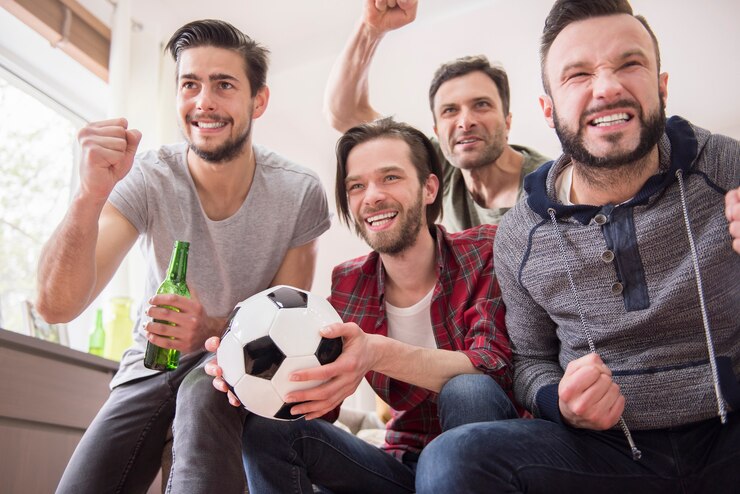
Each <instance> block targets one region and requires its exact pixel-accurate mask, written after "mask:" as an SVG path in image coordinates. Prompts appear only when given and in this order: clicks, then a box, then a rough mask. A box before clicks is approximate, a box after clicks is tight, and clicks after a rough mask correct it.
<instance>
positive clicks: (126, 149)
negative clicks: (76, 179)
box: [77, 118, 141, 200]
mask: <svg viewBox="0 0 740 494" xmlns="http://www.w3.org/2000/svg"><path fill="white" fill-rule="evenodd" d="M77 140H78V141H79V143H80V147H81V148H82V161H81V163H80V191H81V192H82V194H83V195H87V196H90V197H93V198H96V199H100V200H106V199H107V198H108V196H109V195H110V193H111V191H112V190H113V187H114V186H115V185H116V183H117V182H118V181H119V180H121V179H122V178H123V177H125V176H126V174H127V173H128V172H129V170H131V166H132V165H133V163H134V156H135V155H136V149H137V148H138V147H139V142H140V141H141V132H139V131H138V130H133V129H131V130H129V129H128V122H127V121H126V119H125V118H115V119H112V120H104V121H102V122H93V123H90V124H89V125H87V126H86V127H84V128H82V129H81V130H80V132H79V133H78V134H77Z"/></svg>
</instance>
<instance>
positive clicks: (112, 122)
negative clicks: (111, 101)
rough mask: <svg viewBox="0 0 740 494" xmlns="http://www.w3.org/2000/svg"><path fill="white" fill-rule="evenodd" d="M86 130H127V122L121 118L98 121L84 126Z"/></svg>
mask: <svg viewBox="0 0 740 494" xmlns="http://www.w3.org/2000/svg"><path fill="white" fill-rule="evenodd" d="M86 127H88V128H96V129H97V128H102V127H123V128H124V129H127V128H128V120H126V119H125V118H122V117H118V118H110V119H108V120H100V121H98V122H90V123H89V124H87V125H86Z"/></svg>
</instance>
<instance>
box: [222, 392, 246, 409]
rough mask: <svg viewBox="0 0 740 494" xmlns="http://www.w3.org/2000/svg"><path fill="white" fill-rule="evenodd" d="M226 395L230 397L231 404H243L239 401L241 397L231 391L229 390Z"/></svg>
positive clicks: (238, 405)
mask: <svg viewBox="0 0 740 494" xmlns="http://www.w3.org/2000/svg"><path fill="white" fill-rule="evenodd" d="M226 396H228V397H229V403H230V404H231V406H235V407H240V406H242V402H241V401H239V398H237V397H236V396H234V393H232V392H231V391H227V392H226Z"/></svg>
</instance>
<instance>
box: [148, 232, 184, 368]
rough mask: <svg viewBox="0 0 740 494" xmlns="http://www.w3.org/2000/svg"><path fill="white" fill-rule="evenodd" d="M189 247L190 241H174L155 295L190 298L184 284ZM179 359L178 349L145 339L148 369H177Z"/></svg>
mask: <svg viewBox="0 0 740 494" xmlns="http://www.w3.org/2000/svg"><path fill="white" fill-rule="evenodd" d="M189 248H190V243H188V242H181V241H179V240H176V241H175V247H174V249H172V257H171V258H170V267H168V268H167V275H166V276H165V279H164V281H163V282H162V284H161V285H159V288H158V289H157V295H159V294H161V293H174V294H175V295H181V296H183V297H187V298H190V291H189V290H188V287H187V285H186V284H185V275H186V274H187V271H188V249H189ZM160 307H164V308H166V309H170V310H174V311H176V312H180V311H179V310H178V309H177V308H175V307H172V306H170V305H161V306H160ZM154 322H159V323H162V324H169V325H171V326H175V324H174V323H171V322H168V321H162V320H158V319H155V320H154ZM179 361H180V351H179V350H170V349H166V348H160V347H158V346H157V345H154V344H152V342H151V341H147V343H146V353H145V354H144V366H145V367H147V368H148V369H155V370H163V371H168V370H174V369H177V364H178V362H179Z"/></svg>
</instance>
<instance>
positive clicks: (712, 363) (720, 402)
mask: <svg viewBox="0 0 740 494" xmlns="http://www.w3.org/2000/svg"><path fill="white" fill-rule="evenodd" d="M676 178H677V179H678V189H679V192H680V193H681V208H682V210H683V220H684V222H685V223H686V234H687V235H688V237H689V247H691V261H692V262H693V264H694V274H695V276H696V289H697V291H698V292H699V307H700V308H701V318H702V322H703V323H704V338H705V339H706V342H707V351H708V352H709V367H710V369H711V370H712V380H713V382H714V394H715V396H716V397H717V415H719V418H720V421H721V422H722V423H723V424H724V423H726V422H727V407H726V405H725V400H724V398H723V397H722V390H721V389H720V387H719V373H718V372H717V362H716V360H715V358H716V357H715V353H714V342H713V341H712V333H711V332H710V330H709V316H707V304H706V302H705V301H704V288H703V284H702V281H701V273H700V272H699V256H698V254H697V253H696V244H695V243H694V233H693V232H692V231H691V223H690V222H689V211H688V207H687V206H686V192H685V190H684V185H683V173H682V172H681V170H676Z"/></svg>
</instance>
